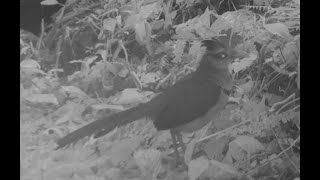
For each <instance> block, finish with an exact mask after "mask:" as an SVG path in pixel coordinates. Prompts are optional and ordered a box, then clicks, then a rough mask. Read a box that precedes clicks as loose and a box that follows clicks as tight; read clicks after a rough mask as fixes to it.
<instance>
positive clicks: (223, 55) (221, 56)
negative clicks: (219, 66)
mask: <svg viewBox="0 0 320 180" xmlns="http://www.w3.org/2000/svg"><path fill="white" fill-rule="evenodd" d="M216 56H217V57H218V58H220V59H225V58H226V57H227V56H228V55H227V54H226V53H218V54H217V55H216Z"/></svg>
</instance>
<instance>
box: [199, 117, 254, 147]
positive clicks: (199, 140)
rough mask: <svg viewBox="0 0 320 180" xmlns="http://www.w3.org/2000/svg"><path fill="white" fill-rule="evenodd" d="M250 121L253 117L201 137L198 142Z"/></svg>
mask: <svg viewBox="0 0 320 180" xmlns="http://www.w3.org/2000/svg"><path fill="white" fill-rule="evenodd" d="M250 121H251V119H248V120H246V121H243V122H241V123H238V124H236V125H233V126H231V127H229V128H227V129H224V130H222V131H219V132H216V133H214V134H211V135H209V136H207V137H204V138H201V139H199V140H198V141H197V142H201V141H204V140H207V139H210V138H212V137H214V136H216V135H218V134H221V133H224V132H226V131H229V130H230V129H233V128H235V127H238V126H241V125H243V124H245V123H247V122H250Z"/></svg>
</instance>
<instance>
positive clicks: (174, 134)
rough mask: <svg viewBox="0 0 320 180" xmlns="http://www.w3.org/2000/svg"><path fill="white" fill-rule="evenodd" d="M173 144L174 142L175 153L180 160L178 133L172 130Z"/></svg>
mask: <svg viewBox="0 0 320 180" xmlns="http://www.w3.org/2000/svg"><path fill="white" fill-rule="evenodd" d="M170 134H171V138H172V142H173V149H174V153H175V154H176V156H177V158H178V159H179V152H178V145H177V139H176V133H175V132H173V131H172V130H170Z"/></svg>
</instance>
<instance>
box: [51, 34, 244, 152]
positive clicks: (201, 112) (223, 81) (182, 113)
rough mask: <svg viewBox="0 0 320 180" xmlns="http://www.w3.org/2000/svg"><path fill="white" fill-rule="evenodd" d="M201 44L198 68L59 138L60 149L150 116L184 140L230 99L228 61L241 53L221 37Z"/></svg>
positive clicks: (173, 136) (230, 79)
mask: <svg viewBox="0 0 320 180" xmlns="http://www.w3.org/2000/svg"><path fill="white" fill-rule="evenodd" d="M202 46H204V47H206V50H205V52H204V53H203V56H202V58H201V61H200V62H199V65H198V68H197V70H196V71H195V72H193V73H191V74H189V75H187V76H186V77H185V78H183V79H182V80H180V81H178V82H177V83H175V84H174V85H173V86H172V87H170V88H168V89H167V90H165V91H164V92H163V93H161V94H159V95H158V96H156V97H154V98H153V99H151V100H150V101H149V102H146V103H141V104H140V105H138V106H136V107H133V108H131V109H128V110H125V111H122V112H119V113H115V114H112V115H110V116H108V117H103V118H101V119H98V120H96V121H94V122H92V123H89V124H88V125H86V126H84V127H82V128H80V129H78V130H76V131H74V132H72V133H70V134H68V135H66V136H65V137H63V138H61V139H59V140H58V141H57V144H58V147H57V149H59V148H62V147H65V146H67V145H70V144H73V143H75V142H77V141H78V140H80V139H82V138H84V137H86V136H91V135H94V137H95V138H98V137H101V136H103V135H105V134H107V133H109V132H110V131H112V130H113V129H114V128H116V127H120V126H123V125H126V124H128V123H131V122H133V121H135V120H138V119H141V118H143V117H149V119H151V120H152V121H153V123H154V125H155V127H156V128H157V130H168V129H170V132H171V135H172V139H173V143H174V145H176V142H177V140H179V141H180V142H181V134H180V132H193V131H195V130H198V129H200V128H202V127H203V126H205V125H206V124H207V123H208V122H209V121H210V120H211V119H210V118H212V115H213V114H215V113H218V112H219V110H221V109H222V108H223V107H224V106H225V104H226V102H227V96H226V95H225V94H224V93H223V90H224V89H230V88H231V87H232V78H231V75H230V74H229V70H228V65H229V64H230V62H231V61H232V60H233V59H234V58H236V57H237V55H238V53H237V52H236V51H232V50H229V49H228V48H227V47H226V46H225V45H224V44H222V43H220V42H219V41H218V40H204V41H202ZM177 138H178V139H177ZM175 151H176V153H177V149H176V146H175Z"/></svg>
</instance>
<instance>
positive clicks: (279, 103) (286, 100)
mask: <svg viewBox="0 0 320 180" xmlns="http://www.w3.org/2000/svg"><path fill="white" fill-rule="evenodd" d="M294 96H295V93H293V94H291V95H290V96H289V97H287V98H286V99H285V100H283V101H280V102H276V103H274V104H273V105H272V106H271V108H270V110H269V111H270V112H273V111H274V110H275V107H276V106H278V105H281V104H284V103H287V102H288V101H289V100H290V99H291V98H293V97H294Z"/></svg>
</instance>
